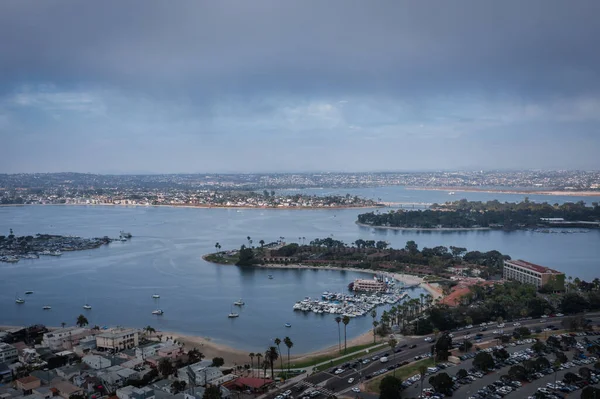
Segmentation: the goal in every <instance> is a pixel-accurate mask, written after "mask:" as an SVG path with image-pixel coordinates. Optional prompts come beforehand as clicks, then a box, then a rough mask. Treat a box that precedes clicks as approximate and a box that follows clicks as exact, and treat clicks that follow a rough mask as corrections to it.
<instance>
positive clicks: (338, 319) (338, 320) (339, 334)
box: [335, 316, 342, 353]
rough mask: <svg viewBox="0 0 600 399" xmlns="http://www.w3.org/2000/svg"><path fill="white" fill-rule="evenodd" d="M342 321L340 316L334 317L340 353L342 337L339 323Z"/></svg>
mask: <svg viewBox="0 0 600 399" xmlns="http://www.w3.org/2000/svg"><path fill="white" fill-rule="evenodd" d="M341 321H342V318H341V317H340V316H336V318H335V322H336V323H337V326H338V348H339V351H340V353H342V336H341V333H340V322H341Z"/></svg>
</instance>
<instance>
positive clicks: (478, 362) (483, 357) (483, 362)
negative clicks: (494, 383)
mask: <svg viewBox="0 0 600 399" xmlns="http://www.w3.org/2000/svg"><path fill="white" fill-rule="evenodd" d="M473 366H474V367H476V368H478V369H479V370H482V371H488V370H489V369H490V368H492V367H494V358H493V357H492V355H490V354H489V353H487V352H479V353H478V354H477V355H475V358H474V359H473Z"/></svg>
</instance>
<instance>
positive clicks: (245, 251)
mask: <svg viewBox="0 0 600 399" xmlns="http://www.w3.org/2000/svg"><path fill="white" fill-rule="evenodd" d="M238 256H239V258H238V261H237V263H236V265H237V266H252V265H253V264H254V262H255V261H256V259H255V258H254V251H252V248H246V246H245V245H242V246H241V247H240V251H239V253H238Z"/></svg>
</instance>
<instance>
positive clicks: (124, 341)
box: [96, 328, 139, 352]
mask: <svg viewBox="0 0 600 399" xmlns="http://www.w3.org/2000/svg"><path fill="white" fill-rule="evenodd" d="M138 343H139V333H138V331H137V330H135V329H133V328H113V329H110V330H108V331H107V332H103V333H102V334H98V335H96V348H97V349H98V350H105V351H115V352H117V351H121V350H124V349H131V348H135V347H136V346H138Z"/></svg>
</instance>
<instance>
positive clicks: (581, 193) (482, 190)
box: [406, 186, 600, 197]
mask: <svg viewBox="0 0 600 399" xmlns="http://www.w3.org/2000/svg"><path fill="white" fill-rule="evenodd" d="M406 189H407V190H421V191H455V192H466V193H492V194H525V195H531V194H535V195H554V196H559V195H565V196H571V197H577V196H580V197H600V191H557V190H551V191H548V190H535V189H532V190H527V189H526V190H515V189H512V190H511V189H507V190H502V189H493V188H474V187H409V186H406Z"/></svg>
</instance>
